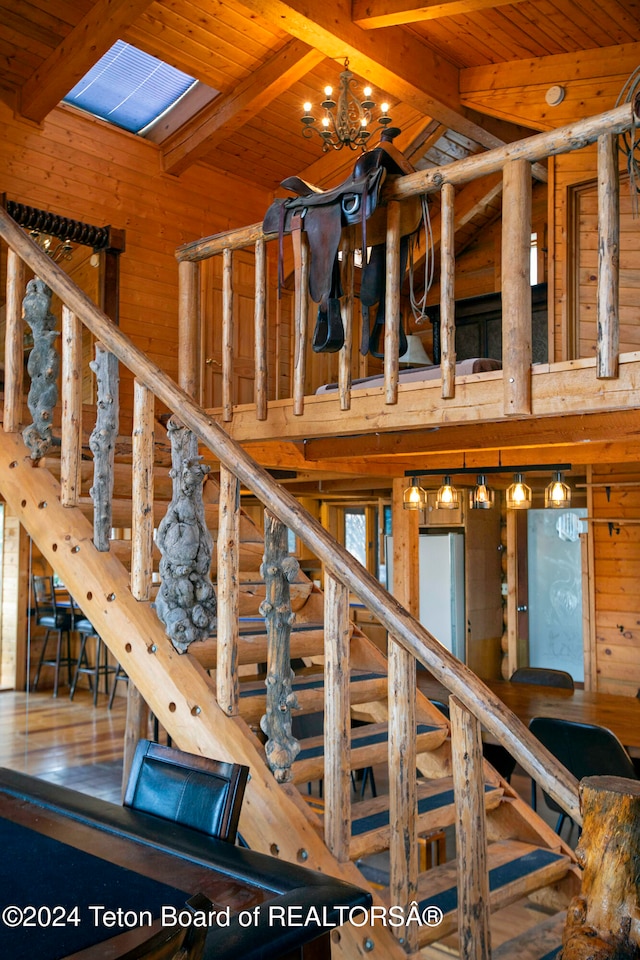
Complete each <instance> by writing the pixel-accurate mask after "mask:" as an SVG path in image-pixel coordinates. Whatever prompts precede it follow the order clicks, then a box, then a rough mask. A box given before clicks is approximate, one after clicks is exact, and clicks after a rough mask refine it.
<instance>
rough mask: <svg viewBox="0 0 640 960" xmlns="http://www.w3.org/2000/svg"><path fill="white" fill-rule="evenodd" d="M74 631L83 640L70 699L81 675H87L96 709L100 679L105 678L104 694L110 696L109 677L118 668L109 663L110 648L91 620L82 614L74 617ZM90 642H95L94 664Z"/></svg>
mask: <svg viewBox="0 0 640 960" xmlns="http://www.w3.org/2000/svg"><path fill="white" fill-rule="evenodd" d="M73 629H74V630H75V632H76V633H79V634H80V637H81V638H82V639H81V641H80V651H79V653H78V660H77V663H76V669H75V672H74V675H73V681H72V683H71V689H70V690H69V699H70V700H73V697H74V694H75V692H76V685H77V683H78V678H79V676H80V674H81V673H85V674H86V675H87V679H88V680H89V689H90V690H92V691H93V705H94V707H95V706H97V704H98V690H99V687H100V677H104V692H105V693H106V694H109V677H110V675H111V674H115V673H116V670H117V667H116V666H115V665H114V664H111V663H109V648H108V647H107V645H106V643H104V641H103V639H102V637H101V636H100V635H99V634H98V632H97V631H96V629H95V627H94V626H93V624H92V623H91V621H90V620H88V619H87V618H86V617H84V616H82V615H81V614H80V615H79V616H74V621H73ZM89 640H95V650H94V659H93V663H91V662H90V660H89V655H88V653H87V643H88V642H89ZM109 705H111V700H109Z"/></svg>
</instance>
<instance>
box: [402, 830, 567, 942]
mask: <svg viewBox="0 0 640 960" xmlns="http://www.w3.org/2000/svg"><path fill="white" fill-rule="evenodd" d="M487 865H488V869H489V888H490V909H491V912H494V911H496V910H501V909H502V908H503V907H506V906H507V905H508V904H510V903H513V902H514V901H515V900H519V899H520V898H521V897H525V896H527V895H528V894H529V893H532V892H533V891H534V890H539V889H540V888H541V887H545V886H548V885H549V884H551V883H556V882H557V881H559V880H561V879H562V878H563V877H564V876H566V874H567V871H568V870H569V868H570V866H571V861H570V859H569V857H567V856H565V855H564V854H561V853H557V852H556V851H555V850H549V849H546V848H543V847H536V846H532V845H531V844H530V843H522V842H520V841H518V840H499V841H497V842H496V843H492V844H490V845H489V848H488V851H487ZM416 899H417V901H418V909H419V911H420V914H422V912H423V911H424V910H426V908H427V907H439V908H440V909H441V910H442V912H443V919H442V922H441V923H439V924H438V925H437V926H434V927H430V926H428V925H427V924H426V923H425V924H424V925H422V926H420V927H419V929H418V942H419V944H420V946H421V947H423V946H425V945H426V944H428V943H433V942H434V941H435V940H440V939H442V938H443V937H446V936H448V935H449V934H450V933H454V932H455V930H456V928H457V922H458V886H457V861H455V860H451V861H449V863H445V864H443V865H442V866H439V867H433V868H432V869H431V870H428V871H427V872H426V873H423V874H421V875H420V878H419V882H418V896H417V898H416Z"/></svg>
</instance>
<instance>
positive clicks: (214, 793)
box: [124, 740, 249, 843]
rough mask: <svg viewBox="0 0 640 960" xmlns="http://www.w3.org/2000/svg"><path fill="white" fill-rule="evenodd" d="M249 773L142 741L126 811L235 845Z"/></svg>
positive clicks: (133, 763)
mask: <svg viewBox="0 0 640 960" xmlns="http://www.w3.org/2000/svg"><path fill="white" fill-rule="evenodd" d="M248 774H249V768H248V767H246V766H243V765H242V764H239V763H225V762H224V761H222V760H210V759H209V758H208V757H199V756H195V755H194V754H191V753H184V752H183V751H182V750H176V749H175V747H167V746H165V745H164V744H160V743H153V742H152V741H151V740H140V741H139V742H138V745H137V747H136V751H135V754H134V757H133V762H132V764H131V772H130V774H129V779H128V782H127V789H126V792H125V797H124V805H125V807H133V808H134V809H135V810H141V811H142V812H144V813H151V814H153V815H155V816H157V817H162V818H163V819H164V820H173V821H174V822H175V823H181V824H183V825H184V826H186V827H191V828H192V829H194V830H199V831H201V832H202V833H206V834H207V835H208V836H210V837H216V838H217V839H218V840H225V841H227V842H228V843H235V840H236V834H237V830H238V820H239V818H240V808H241V806H242V800H243V797H244V791H245V787H246V785H247V777H248Z"/></svg>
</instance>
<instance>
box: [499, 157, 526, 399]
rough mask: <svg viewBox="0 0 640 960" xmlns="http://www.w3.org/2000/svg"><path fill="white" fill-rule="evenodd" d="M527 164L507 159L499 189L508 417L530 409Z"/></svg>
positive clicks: (503, 370) (505, 392)
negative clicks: (501, 187)
mask: <svg viewBox="0 0 640 960" xmlns="http://www.w3.org/2000/svg"><path fill="white" fill-rule="evenodd" d="M530 257H531V164H530V163H529V161H528V160H510V161H509V162H508V163H506V164H505V167H504V171H503V191H502V382H503V386H504V412H505V414H506V415H507V416H509V415H515V414H523V413H531V285H530V282H529V281H530Z"/></svg>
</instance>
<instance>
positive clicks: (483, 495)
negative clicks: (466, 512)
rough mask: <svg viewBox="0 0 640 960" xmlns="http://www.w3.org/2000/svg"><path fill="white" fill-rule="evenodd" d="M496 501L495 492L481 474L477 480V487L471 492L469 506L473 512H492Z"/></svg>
mask: <svg viewBox="0 0 640 960" xmlns="http://www.w3.org/2000/svg"><path fill="white" fill-rule="evenodd" d="M494 500H495V494H494V492H493V490H490V489H489V487H488V486H487V478H486V477H485V475H484V473H479V474H478V476H477V478H476V485H475V487H474V488H473V490H470V491H469V504H470V506H471V509H472V510H490V509H491V507H492V506H493V503H494Z"/></svg>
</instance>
